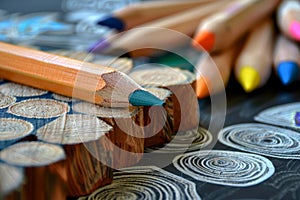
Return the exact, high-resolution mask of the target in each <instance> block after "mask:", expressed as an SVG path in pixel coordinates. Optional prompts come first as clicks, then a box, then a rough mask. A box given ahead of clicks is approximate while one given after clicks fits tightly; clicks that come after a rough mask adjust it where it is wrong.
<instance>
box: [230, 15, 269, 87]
mask: <svg viewBox="0 0 300 200" xmlns="http://www.w3.org/2000/svg"><path fill="white" fill-rule="evenodd" d="M273 37H274V30H273V22H272V21H271V19H269V18H268V19H267V20H264V21H263V22H262V23H260V24H259V25H258V26H257V27H255V28H254V29H253V30H252V31H251V32H250V33H249V36H248V37H247V40H246V43H245V45H244V47H243V49H242V50H241V53H240V55H239V56H238V58H237V61H236V65H235V76H236V78H237V80H238V81H239V82H240V84H241V85H242V87H243V88H244V90H245V91H246V92H251V91H253V90H255V89H256V88H259V87H261V86H263V85H264V84H265V83H266V82H267V80H268V79H269V77H270V75H271V72H272V53H273Z"/></svg>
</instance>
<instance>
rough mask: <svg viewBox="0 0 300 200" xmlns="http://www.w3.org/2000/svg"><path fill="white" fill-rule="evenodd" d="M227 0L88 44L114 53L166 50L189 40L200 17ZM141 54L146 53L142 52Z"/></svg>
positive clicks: (147, 53) (97, 50)
mask: <svg viewBox="0 0 300 200" xmlns="http://www.w3.org/2000/svg"><path fill="white" fill-rule="evenodd" d="M228 2H230V0H222V1H217V2H215V3H212V4H207V5H202V6H198V7H196V8H193V9H189V10H187V11H183V12H180V13H177V14H174V15H171V16H168V17H164V18H162V19H159V20H155V21H152V22H150V23H147V24H144V25H143V26H139V27H136V28H134V29H131V30H129V31H126V32H125V33H124V34H123V35H121V36H120V37H118V38H116V39H115V38H110V39H107V40H104V41H103V40H101V41H100V42H99V43H97V44H95V45H94V47H92V48H91V51H92V52H102V53H110V54H114V53H115V52H117V53H120V52H123V53H127V52H129V51H133V50H136V49H141V48H144V49H145V48H154V49H164V50H170V48H173V47H176V46H180V45H181V44H185V43H189V42H190V40H191V39H190V38H189V37H187V36H192V35H193V33H194V31H195V30H196V27H197V25H198V23H199V21H200V20H201V19H203V18H204V17H206V16H208V15H210V14H211V13H213V12H215V11H217V10H218V9H221V8H222V6H224V5H226V4H227V3H228ZM145 55H149V52H146V53H145Z"/></svg>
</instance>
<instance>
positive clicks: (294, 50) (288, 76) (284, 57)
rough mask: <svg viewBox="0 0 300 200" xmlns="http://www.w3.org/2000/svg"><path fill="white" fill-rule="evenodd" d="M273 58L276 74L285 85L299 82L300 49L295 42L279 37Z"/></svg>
mask: <svg viewBox="0 0 300 200" xmlns="http://www.w3.org/2000/svg"><path fill="white" fill-rule="evenodd" d="M273 56H274V57H273V61H274V67H275V72H276V73H277V75H278V77H279V79H280V80H281V82H282V83H283V84H284V85H289V84H291V83H292V82H294V81H297V80H299V77H300V49H299V46H298V45H297V44H296V42H295V41H292V40H290V39H288V38H286V37H285V36H283V35H279V36H278V37H277V41H276V44H275V50H274V55H273Z"/></svg>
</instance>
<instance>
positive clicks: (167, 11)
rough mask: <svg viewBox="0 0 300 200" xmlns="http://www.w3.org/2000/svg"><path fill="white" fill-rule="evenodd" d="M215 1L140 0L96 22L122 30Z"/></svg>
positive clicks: (214, 0)
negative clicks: (140, 0)
mask: <svg viewBox="0 0 300 200" xmlns="http://www.w3.org/2000/svg"><path fill="white" fill-rule="evenodd" d="M216 1H217V0H188V1H166V0H165V1H148V2H140V3H135V4H130V5H129V6H127V7H125V8H122V9H119V10H116V11H115V12H113V13H112V15H109V16H106V17H105V18H103V19H101V20H100V21H99V22H98V24H99V25H102V26H107V27H109V28H113V29H117V30H119V31H123V30H128V29H131V28H133V27H135V26H138V25H141V24H144V23H146V22H150V21H152V20H155V19H159V18H162V17H165V16H168V15H171V14H174V13H177V12H180V11H184V10H187V9H190V8H194V7H197V6H200V5H207V4H210V3H215V2H216Z"/></svg>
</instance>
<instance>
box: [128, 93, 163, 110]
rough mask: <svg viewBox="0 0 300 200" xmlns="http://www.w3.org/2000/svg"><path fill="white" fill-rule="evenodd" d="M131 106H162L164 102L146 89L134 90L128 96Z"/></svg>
mask: <svg viewBox="0 0 300 200" xmlns="http://www.w3.org/2000/svg"><path fill="white" fill-rule="evenodd" d="M129 103H131V104H132V105H133V106H163V105H164V104H165V102H164V101H163V100H161V99H159V98H158V97H156V96H155V95H153V94H151V93H150V92H147V91H146V90H135V91H134V92H132V93H131V94H130V96H129Z"/></svg>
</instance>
